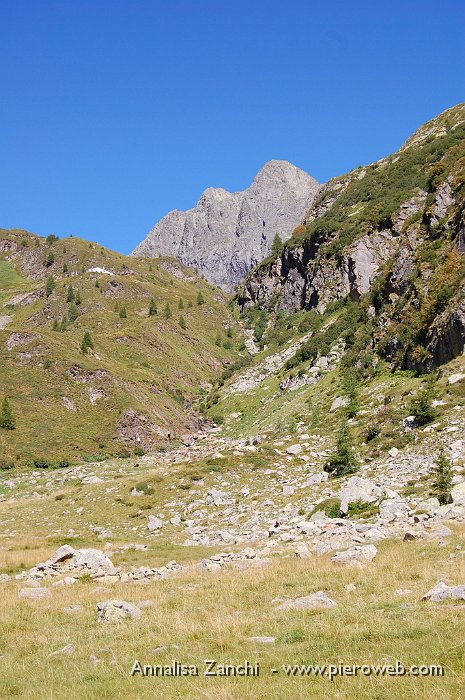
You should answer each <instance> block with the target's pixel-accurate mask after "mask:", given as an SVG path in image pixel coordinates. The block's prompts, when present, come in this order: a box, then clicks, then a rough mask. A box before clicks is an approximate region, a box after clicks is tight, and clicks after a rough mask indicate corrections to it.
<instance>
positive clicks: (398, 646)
mask: <svg viewBox="0 0 465 700" xmlns="http://www.w3.org/2000/svg"><path fill="white" fill-rule="evenodd" d="M19 544H20V545H21V547H24V546H26V544H27V543H26V541H24V540H23V542H22V543H19ZM457 545H460V546H461V547H462V546H464V545H465V532H464V530H463V529H459V530H457V531H456V532H455V533H454V536H453V537H452V538H449V540H448V541H447V543H446V544H445V546H441V545H440V544H438V543H431V542H428V543H426V542H409V543H403V542H384V543H383V544H381V545H380V546H379V554H378V557H377V558H376V559H375V561H374V562H373V563H372V564H371V565H370V566H369V567H368V568H365V569H353V568H339V567H337V566H335V565H334V564H332V563H331V562H330V560H329V558H328V557H312V558H311V559H308V560H296V559H282V558H277V559H276V560H274V561H273V562H272V564H271V565H270V566H269V567H267V568H265V569H260V570H257V569H254V570H249V571H246V572H239V571H236V570H228V571H226V570H224V571H222V572H221V573H219V574H207V573H201V572H200V571H198V570H194V569H189V570H186V571H184V572H183V573H181V574H180V575H178V576H177V577H175V578H172V579H170V580H165V581H160V582H153V583H150V584H148V585H137V584H119V585H116V586H106V587H105V588H106V589H107V590H102V589H101V587H98V585H96V584H93V583H90V582H82V583H81V582H79V583H77V584H75V585H74V586H71V587H65V588H54V587H52V586H50V589H51V591H52V597H51V598H48V599H45V600H40V601H26V600H20V599H19V598H18V591H19V589H20V588H21V585H22V584H21V582H18V581H14V582H10V583H7V584H2V589H1V590H2V606H1V611H0V669H1V671H0V697H1V698H12V697H19V698H24V699H27V700H45V699H47V698H50V699H53V700H62V699H63V700H82V699H85V700H90V699H92V700H93V699H95V698H112V699H113V698H121V697H126V698H134V699H138V700H139V699H140V700H145V699H146V698H147V700H148V699H149V698H150V699H152V698H164V700H171V699H173V700H174V699H178V698H179V699H181V698H182V699H183V700H184V699H185V698H187V699H189V700H190V699H192V700H197V699H198V700H201V699H206V700H217V699H218V698H220V699H225V700H229V699H236V698H237V699H239V698H244V699H246V700H252V699H253V700H258V699H262V698H263V699H264V700H265V699H266V700H269V699H270V698H272V699H276V700H281V699H282V700H284V699H286V700H288V699H292V700H293V699H299V698H304V697H305V698H341V699H345V698H347V699H352V698H354V699H355V698H361V699H362V700H368V699H370V700H372V699H373V698H379V699H380V700H381V699H384V698H389V699H390V698H393V699H394V698H395V699H396V700H397V698H405V699H407V700H410V699H411V700H433V699H438V700H439V698H441V700H442V699H444V698H445V699H446V700H456V699H457V698H460V697H463V696H464V693H465V679H464V659H463V629H464V624H463V614H464V612H465V609H464V607H463V606H461V605H460V604H454V605H433V604H429V603H421V602H420V597H421V595H422V594H423V593H424V592H426V590H428V589H429V588H430V587H431V586H432V585H433V584H435V583H436V581H437V579H438V578H439V577H440V576H444V577H445V579H446V580H447V581H448V582H449V583H451V584H459V583H463V582H464V581H465V560H464V557H463V556H462V555H461V551H462V550H457V549H456V546H457ZM47 553H48V552H47ZM44 554H46V552H45V551H44V550H42V549H37V550H31V549H24V548H23V549H15V551H13V552H11V551H10V552H7V553H6V555H5V552H2V554H1V559H2V568H3V562H4V561H6V563H7V564H8V563H9V565H14V564H15V563H18V562H19V560H23V561H27V562H28V564H29V563H31V562H35V561H40V559H41V558H43V555H44ZM451 555H454V556H451ZM5 557H6V558H5ZM123 559H124V556H123ZM123 566H124V562H123ZM126 568H128V562H127V563H126ZM348 583H353V584H355V586H356V589H355V590H354V591H352V592H349V591H347V590H346V585H347V584H348ZM401 588H402V589H410V590H411V591H412V592H411V593H410V594H407V595H405V596H401V597H400V596H396V595H395V591H396V589H401ZM317 590H324V591H326V592H327V593H328V595H330V597H332V598H333V599H334V600H335V601H336V602H337V607H335V608H332V609H326V610H317V611H306V612H302V611H279V610H277V609H276V605H275V604H273V603H272V601H273V599H274V598H278V597H281V598H284V597H297V596H301V595H306V594H308V593H311V592H314V591H317ZM108 598H119V599H124V600H128V601H130V602H133V603H136V604H137V603H138V602H140V601H143V600H150V601H152V603H151V607H147V608H145V609H144V612H143V616H142V618H141V619H140V620H138V621H127V622H124V623H121V624H120V625H106V624H98V623H97V616H96V603H97V602H98V601H100V600H105V599H108ZM72 604H80V605H82V606H83V608H82V610H81V611H77V612H75V613H72V614H69V613H68V614H67V613H65V612H63V608H64V607H66V606H69V605H72ZM252 636H274V637H276V642H275V644H270V645H264V644H256V643H252V642H250V641H248V637H252ZM69 644H71V645H73V647H74V651H73V653H72V654H69V655H67V654H57V655H53V656H50V654H52V653H53V652H54V651H57V650H60V649H62V648H63V647H65V646H66V645H69ZM161 646H165V647H166V651H164V652H163V651H162V652H157V653H155V652H154V651H153V650H154V649H156V648H157V647H161ZM136 659H138V660H139V661H140V662H141V663H142V664H163V665H164V664H169V663H171V662H172V660H173V659H176V660H178V661H180V662H182V663H186V664H197V665H198V666H199V669H200V673H201V674H202V673H203V670H204V664H203V660H204V659H217V660H218V662H225V663H233V664H237V663H241V662H242V661H243V660H244V659H249V660H250V661H251V662H252V663H255V662H256V661H258V662H259V663H260V676H259V677H258V678H252V677H249V678H231V677H227V678H220V677H217V678H207V677H203V676H202V675H200V676H199V677H187V678H186V677H184V678H168V677H165V678H153V677H146V678H141V677H138V676H136V677H131V675H130V672H131V668H132V666H133V663H134V661H135V660H136ZM396 659H398V660H400V661H401V662H402V663H403V664H404V665H406V666H409V665H411V664H442V665H443V666H444V668H445V675H444V677H441V678H413V677H403V678H399V677H383V678H374V677H371V678H367V677H357V678H354V677H346V678H335V679H334V680H333V681H329V680H328V679H327V678H315V677H311V678H286V677H285V676H284V674H283V672H282V671H281V672H280V673H279V674H277V675H273V674H272V673H271V671H270V669H271V668H272V667H275V668H278V669H280V668H281V664H286V663H288V664H293V663H313V664H328V663H334V664H338V663H340V662H344V663H348V664H352V663H355V664H383V663H391V662H394V661H395V660H396Z"/></svg>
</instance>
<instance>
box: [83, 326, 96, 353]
mask: <svg viewBox="0 0 465 700" xmlns="http://www.w3.org/2000/svg"><path fill="white" fill-rule="evenodd" d="M89 349H90V350H93V349H94V343H93V340H92V336H91V335H90V333H89V331H86V332H85V333H84V337H83V339H82V343H81V352H82V354H83V355H87V351H88V350H89Z"/></svg>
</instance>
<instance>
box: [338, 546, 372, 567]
mask: <svg viewBox="0 0 465 700" xmlns="http://www.w3.org/2000/svg"><path fill="white" fill-rule="evenodd" d="M377 554H378V550H377V549H376V547H375V545H374V544H365V545H363V546H361V547H352V548H351V549H346V550H345V551H343V552H337V553H336V554H335V555H334V556H333V557H331V561H332V562H334V563H335V564H347V565H355V566H363V565H364V564H369V563H370V562H372V561H373V559H374V558H375V557H376V555H377Z"/></svg>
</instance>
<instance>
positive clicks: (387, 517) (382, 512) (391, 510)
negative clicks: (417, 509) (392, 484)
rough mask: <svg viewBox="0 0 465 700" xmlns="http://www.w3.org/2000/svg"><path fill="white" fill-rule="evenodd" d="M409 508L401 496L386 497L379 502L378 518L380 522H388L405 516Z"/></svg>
mask: <svg viewBox="0 0 465 700" xmlns="http://www.w3.org/2000/svg"><path fill="white" fill-rule="evenodd" d="M409 513H410V508H409V506H408V504H407V502H406V501H405V500H404V499H402V498H400V497H399V498H386V500H384V501H381V503H380V504H379V518H380V520H381V521H382V522H385V523H390V522H392V521H393V520H400V519H405V518H407V516H408V514H409Z"/></svg>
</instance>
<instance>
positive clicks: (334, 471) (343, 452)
mask: <svg viewBox="0 0 465 700" xmlns="http://www.w3.org/2000/svg"><path fill="white" fill-rule="evenodd" d="M357 469H358V467H357V460H356V457H355V454H354V447H353V444H352V436H351V434H350V430H349V426H348V424H347V421H344V422H343V423H342V425H341V428H340V430H339V433H338V436H337V442H336V450H335V452H334V454H333V455H332V456H331V458H330V460H329V462H328V464H327V465H326V467H325V471H327V472H329V473H330V474H331V476H345V475H346V474H353V473H354V472H356V471H357Z"/></svg>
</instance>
